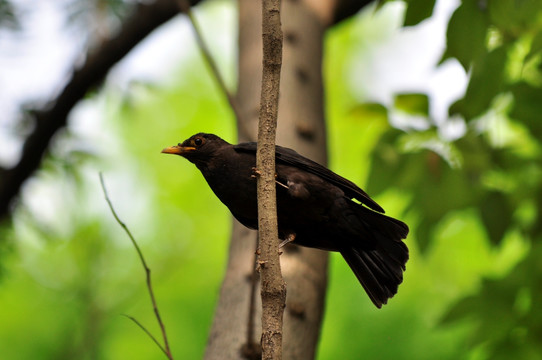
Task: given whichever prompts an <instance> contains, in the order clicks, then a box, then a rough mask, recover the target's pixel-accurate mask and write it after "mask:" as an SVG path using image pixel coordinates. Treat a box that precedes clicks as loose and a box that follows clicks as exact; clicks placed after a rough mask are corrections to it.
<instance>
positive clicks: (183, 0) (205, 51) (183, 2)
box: [178, 0, 241, 123]
mask: <svg viewBox="0 0 542 360" xmlns="http://www.w3.org/2000/svg"><path fill="white" fill-rule="evenodd" d="M178 4H179V7H180V8H181V11H182V12H184V13H185V14H186V16H188V19H189V20H190V23H191V24H192V28H193V29H194V34H195V35H196V42H197V43H198V47H199V49H200V51H201V54H202V56H203V58H204V59H205V61H206V62H207V64H208V65H209V67H210V69H211V72H212V73H213V75H214V77H215V79H216V81H217V82H218V86H219V87H220V89H221V90H222V93H223V94H224V95H225V96H226V98H227V99H228V102H229V103H230V106H231V108H232V110H233V113H234V114H235V117H236V118H237V122H238V123H240V122H241V112H240V111H239V106H237V102H236V101H235V98H234V97H233V95H232V94H231V93H230V91H229V90H228V88H227V86H226V82H225V81H224V78H223V77H222V75H221V74H220V71H219V70H218V66H217V65H216V62H215V61H214V59H213V56H212V55H211V52H210V51H209V47H208V46H207V44H206V43H205V40H204V39H203V35H202V33H201V30H200V27H199V25H198V22H197V21H196V18H195V17H194V14H193V13H192V10H191V9H190V3H189V2H188V1H187V0H179V1H178Z"/></svg>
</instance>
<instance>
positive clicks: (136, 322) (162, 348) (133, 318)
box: [122, 314, 171, 359]
mask: <svg viewBox="0 0 542 360" xmlns="http://www.w3.org/2000/svg"><path fill="white" fill-rule="evenodd" d="M122 316H126V317H127V318H128V319H130V320H132V321H133V322H134V323H135V324H136V325H137V326H139V328H140V329H141V330H143V331H144V332H145V334H147V335H148V336H149V337H150V338H151V339H152V341H154V343H155V344H156V345H157V346H158V347H159V348H160V350H162V352H163V353H164V354H165V355H166V356H167V357H168V358H170V359H171V357H170V356H169V355H168V352H167V350H166V349H165V348H164V347H163V346H162V344H160V342H159V341H158V340H156V338H155V337H154V335H153V334H151V332H150V331H149V330H147V328H146V327H145V326H143V324H141V323H140V322H139V321H138V320H137V319H136V318H135V317H133V316H130V315H126V314H122Z"/></svg>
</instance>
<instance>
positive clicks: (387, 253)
mask: <svg viewBox="0 0 542 360" xmlns="http://www.w3.org/2000/svg"><path fill="white" fill-rule="evenodd" d="M162 152H163V153H166V154H176V155H181V156H183V157H184V158H186V159H188V160H189V161H190V162H192V163H194V164H195V165H196V166H197V168H198V169H199V170H200V171H201V173H202V174H203V177H204V178H205V180H207V183H208V184H209V186H210V187H211V189H212V190H213V192H214V193H215V195H216V196H218V198H219V199H220V201H222V202H223V203H224V204H225V205H226V206H227V207H228V208H229V209H230V211H231V213H232V214H233V216H235V218H236V219H237V220H239V222H241V223H242V224H243V225H245V226H246V227H248V228H251V229H257V228H258V210H257V196H256V179H255V177H256V172H257V170H256V169H255V166H256V143H255V142H249V143H242V144H238V145H232V144H229V143H228V142H226V141H224V140H222V139H221V138H219V137H218V136H216V135H213V134H204V133H199V134H196V135H194V136H192V137H190V138H189V139H187V140H185V141H184V142H183V143H182V144H178V145H176V146H171V147H168V148H165V149H164V150H162ZM276 184H277V216H278V231H279V237H280V238H281V239H282V240H283V242H282V244H281V245H284V244H286V243H288V242H293V243H294V244H297V245H301V246H306V247H311V248H317V249H323V250H327V251H338V252H340V253H341V254H342V256H343V257H344V259H345V260H346V262H347V263H348V265H349V266H350V268H351V269H352V271H353V272H354V274H355V275H356V277H357V278H358V280H359V282H360V283H361V285H362V286H363V288H364V289H365V291H366V292H367V294H368V295H369V297H370V298H371V300H372V302H373V303H374V304H375V305H376V306H377V307H378V308H380V307H381V306H382V304H386V303H387V301H388V299H389V298H391V297H392V296H393V295H395V294H396V293H397V287H398V286H399V284H400V283H401V282H402V281H403V271H404V270H405V264H406V262H407V260H408V248H407V246H406V245H405V244H404V243H403V241H402V239H405V238H406V236H407V234H408V226H407V225H406V224H405V223H403V222H401V221H399V220H396V219H393V218H391V217H388V216H386V215H383V213H384V210H383V209H382V208H381V207H380V206H379V205H378V204H377V203H376V202H375V201H374V200H372V199H371V198H370V197H369V195H367V193H365V191H363V190H362V189H360V188H359V187H358V186H356V185H355V184H354V183H353V182H351V181H349V180H347V179H345V178H343V177H341V176H339V175H337V174H335V173H334V172H332V171H331V170H329V169H327V168H325V167H324V166H322V165H320V164H318V163H316V162H314V161H312V160H309V159H307V158H305V157H303V156H301V155H299V154H298V153H297V152H295V151H294V150H291V149H288V148H285V147H281V146H277V147H276ZM356 200H357V201H356Z"/></svg>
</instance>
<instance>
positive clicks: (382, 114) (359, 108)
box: [351, 102, 388, 121]
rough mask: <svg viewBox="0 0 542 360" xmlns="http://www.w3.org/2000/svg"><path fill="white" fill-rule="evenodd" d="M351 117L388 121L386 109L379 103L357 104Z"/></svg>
mask: <svg viewBox="0 0 542 360" xmlns="http://www.w3.org/2000/svg"><path fill="white" fill-rule="evenodd" d="M351 115H353V116H355V117H356V118H361V119H379V120H386V121H387V120H388V109H387V108H386V107H385V106H384V105H382V104H379V103H372V102H366V103H362V104H357V105H356V106H355V107H354V108H353V109H352V110H351Z"/></svg>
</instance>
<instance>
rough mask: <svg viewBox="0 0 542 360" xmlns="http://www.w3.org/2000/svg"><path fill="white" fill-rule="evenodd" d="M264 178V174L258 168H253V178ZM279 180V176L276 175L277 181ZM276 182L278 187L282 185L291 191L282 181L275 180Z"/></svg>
mask: <svg viewBox="0 0 542 360" xmlns="http://www.w3.org/2000/svg"><path fill="white" fill-rule="evenodd" d="M260 176H262V172H261V171H260V170H258V168H256V167H253V168H252V175H250V177H251V178H257V177H260ZM276 178H277V174H276V173H275V179H276ZM275 182H276V183H277V185H280V186H282V187H283V188H285V189H289V187H288V185H285V184H283V183H281V182H280V181H278V180H275Z"/></svg>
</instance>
